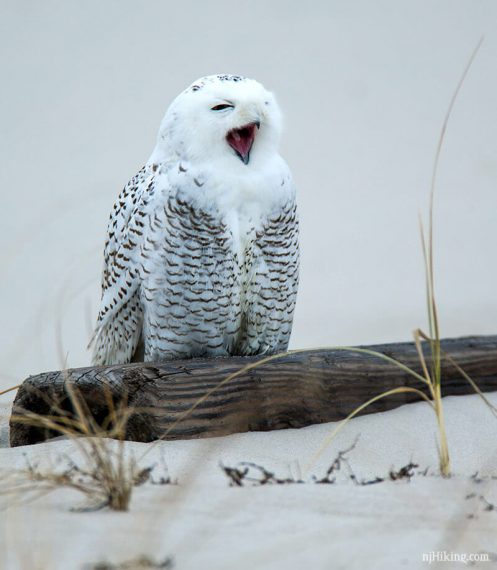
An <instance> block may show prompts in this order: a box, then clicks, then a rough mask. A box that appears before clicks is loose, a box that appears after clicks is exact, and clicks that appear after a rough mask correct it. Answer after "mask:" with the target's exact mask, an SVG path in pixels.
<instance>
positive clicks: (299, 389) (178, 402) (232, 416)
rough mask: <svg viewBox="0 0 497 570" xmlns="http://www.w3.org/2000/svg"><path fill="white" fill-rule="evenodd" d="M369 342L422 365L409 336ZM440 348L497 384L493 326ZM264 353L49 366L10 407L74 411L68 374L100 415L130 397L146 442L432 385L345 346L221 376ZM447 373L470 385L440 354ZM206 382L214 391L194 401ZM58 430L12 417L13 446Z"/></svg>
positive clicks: (491, 386)
mask: <svg viewBox="0 0 497 570" xmlns="http://www.w3.org/2000/svg"><path fill="white" fill-rule="evenodd" d="M363 348H369V349H372V350H376V351H378V352H381V353H383V354H385V355H388V356H390V357H392V358H394V359H396V360H398V361H399V362H402V363H403V364H405V365H407V366H409V367H411V368H413V369H414V370H416V371H418V372H420V363H419V358H418V355H417V353H416V349H415V346H414V344H413V343H395V344H383V345H377V346H371V347H363ZM442 348H443V350H444V351H445V352H446V353H447V354H449V355H450V356H451V357H452V358H453V359H454V360H455V361H456V362H457V363H458V364H459V365H460V366H461V367H462V368H463V369H464V370H465V371H466V372H467V374H469V375H470V376H471V378H472V379H473V380H474V381H475V382H476V383H477V384H478V386H479V388H480V389H481V391H483V392H488V391H492V390H497V336H479V337H465V338H458V339H447V340H444V341H442ZM425 353H428V347H427V346H425ZM258 360H261V357H232V358H225V359H204V358H201V359H192V360H181V361H180V360H177V361H172V362H164V363H134V364H127V365H120V366H104V367H89V368H78V369H69V370H64V371H58V372H47V373H43V374H38V375H36V376H31V377H29V378H28V379H27V380H25V381H24V383H23V384H22V385H21V387H20V388H19V390H18V393H17V396H16V399H15V402H14V407H13V414H22V413H26V411H28V412H32V413H37V414H41V415H43V414H50V413H52V414H53V413H55V412H54V406H53V404H54V403H56V404H57V406H59V409H64V410H68V411H70V410H71V402H70V399H69V398H68V393H67V382H71V383H72V385H74V386H76V387H77V388H78V392H79V393H80V394H81V396H82V398H83V399H84V401H85V402H86V405H87V406H88V409H89V411H90V412H91V414H92V415H93V417H94V418H95V420H96V421H97V422H100V423H101V422H103V421H104V420H105V418H107V417H108V415H109V409H108V402H109V399H108V395H109V393H110V394H111V395H112V399H113V402H114V404H115V405H116V406H117V405H118V404H119V402H126V405H127V406H129V407H130V408H132V409H133V413H132V415H131V417H130V419H129V421H128V423H127V431H126V438H127V439H129V440H133V441H144V442H147V441H152V440H154V439H158V438H164V439H180V438H185V439H186V438H200V437H212V436H221V435H227V434H232V433H237V432H246V431H261V430H274V429H283V428H300V427H303V426H307V425H310V424H318V423H323V422H330V421H336V420H341V419H343V418H345V417H346V416H347V415H348V414H349V413H350V412H351V411H353V410H354V409H355V408H357V407H358V406H359V405H360V404H362V403H364V402H365V401H366V400H368V399H369V398H371V397H372V396H374V395H376V394H379V393H381V392H383V391H385V390H389V389H392V388H395V387H398V386H411V387H415V388H419V389H420V390H422V391H424V392H425V393H427V389H426V386H425V385H423V384H422V383H421V382H420V381H417V380H416V379H415V378H413V377H412V376H410V375H409V374H408V373H407V372H404V371H403V370H402V369H400V368H399V367H398V366H396V365H395V364H392V363H389V362H386V361H385V360H382V359H380V358H378V357H376V356H372V355H368V354H360V353H357V352H352V351H344V350H309V351H306V352H299V353H293V354H292V353H290V354H287V355H284V356H283V357H281V358H279V359H276V360H272V361H270V362H267V363H264V364H261V365H260V366H258V367H256V368H253V369H251V370H248V371H244V372H243V373H242V374H240V375H239V376H236V377H235V378H233V379H231V380H229V381H228V382H226V383H224V384H223V385H221V386H218V385H219V383H220V382H221V381H222V380H223V379H224V378H226V377H227V376H228V375H230V374H232V373H233V372H236V371H238V370H241V369H242V368H243V367H245V366H247V365H248V364H251V363H253V362H257V361H258ZM442 376H443V394H444V396H454V395H463V394H471V393H473V392H474V390H473V388H472V387H471V386H470V384H469V383H468V382H467V381H466V380H465V379H464V378H463V377H462V376H461V374H460V372H458V370H457V368H456V367H455V366H453V365H452V364H451V363H450V362H449V360H448V359H447V358H445V359H444V360H443V363H442ZM216 386H218V387H217V388H216ZM215 388H216V389H215ZM210 390H213V391H212V393H211V394H210V395H209V396H208V397H207V398H205V399H204V401H202V402H201V403H198V405H197V406H196V407H195V408H194V409H192V410H191V408H192V406H194V404H195V403H197V402H198V400H199V398H201V397H202V396H204V395H205V394H206V393H207V392H209V391H210ZM419 399H420V397H419V396H417V395H416V394H414V393H403V394H396V395H393V396H390V397H387V398H384V399H381V400H379V401H377V402H375V403H374V404H372V405H371V406H369V407H368V408H366V409H365V410H364V411H363V412H362V413H363V414H367V413H374V412H380V411H386V410H391V409H393V408H397V407H398V406H401V405H403V404H406V403H409V402H414V401H418V400H419ZM189 410H190V412H189ZM55 435H58V434H57V433H53V432H51V433H47V431H46V429H41V428H40V427H37V426H32V425H25V424H24V423H19V422H17V421H15V420H14V419H13V417H12V418H11V422H10V442H11V445H12V446H18V445H26V444H33V443H37V442H40V441H43V440H45V439H47V438H50V437H53V436H55Z"/></svg>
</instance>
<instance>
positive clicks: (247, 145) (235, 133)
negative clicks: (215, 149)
mask: <svg viewBox="0 0 497 570" xmlns="http://www.w3.org/2000/svg"><path fill="white" fill-rule="evenodd" d="M260 126H261V124H260V122H259V121H256V122H255V123H249V124H248V125H245V126H244V127H241V128H239V129H232V130H231V131H229V132H228V134H227V135H226V140H227V141H228V144H229V145H230V147H231V148H232V149H233V150H234V151H235V152H236V154H237V155H238V157H239V158H240V160H241V161H242V162H243V164H248V163H249V160H250V151H251V150H252V145H253V144H254V140H255V132H256V128H257V129H259V128H260Z"/></svg>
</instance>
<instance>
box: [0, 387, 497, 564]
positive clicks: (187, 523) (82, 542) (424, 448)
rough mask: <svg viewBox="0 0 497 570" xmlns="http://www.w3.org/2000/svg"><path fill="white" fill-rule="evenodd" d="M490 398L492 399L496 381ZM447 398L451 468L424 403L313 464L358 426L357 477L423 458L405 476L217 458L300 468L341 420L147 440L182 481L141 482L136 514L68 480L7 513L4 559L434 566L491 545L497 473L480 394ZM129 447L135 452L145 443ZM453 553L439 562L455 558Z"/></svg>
mask: <svg viewBox="0 0 497 570" xmlns="http://www.w3.org/2000/svg"><path fill="white" fill-rule="evenodd" d="M491 400H492V402H493V403H494V404H497V394H495V395H492V396H491ZM445 405H446V415H447V426H448V437H449V444H450V450H451V458H452V465H453V472H454V476H453V478H452V479H450V480H443V479H441V478H440V477H438V476H433V474H435V473H436V471H437V457H436V444H435V431H434V427H435V424H434V418H433V417H432V413H431V412H430V410H429V409H428V407H427V406H426V405H425V404H413V405H408V406H404V407H402V408H399V409H397V410H394V411H391V412H386V413H380V414H376V415H373V416H369V417H363V418H357V419H355V420H353V421H352V422H351V423H350V424H349V425H348V426H347V427H346V428H345V429H344V430H343V431H342V432H341V434H340V435H339V436H338V437H337V439H336V440H335V442H334V443H333V444H332V445H331V446H330V447H329V448H327V450H326V451H325V452H324V453H323V455H322V456H321V457H320V458H319V460H318V461H317V462H316V463H315V465H314V466H313V467H312V468H311V470H310V473H315V474H317V475H321V474H323V473H324V471H325V469H326V467H327V466H328V465H329V464H330V462H331V460H332V459H333V458H334V457H335V456H336V453H337V451H338V450H340V449H345V448H347V447H348V446H349V445H350V444H351V443H353V441H354V440H355V438H356V437H357V436H358V435H359V440H358V442H357V445H356V447H355V449H354V450H353V451H351V452H350V453H349V455H348V457H349V460H350V464H351V467H352V469H353V471H354V473H355V474H356V476H357V477H358V478H359V479H369V478H372V477H375V476H377V475H378V476H384V475H386V474H387V473H388V471H389V469H390V468H391V467H395V468H399V467H402V466H403V465H405V464H407V463H408V462H409V461H411V460H412V461H414V462H416V463H418V464H419V466H420V469H424V468H426V467H428V468H429V475H428V476H423V475H417V476H415V477H414V478H413V479H412V480H411V481H410V482H409V483H407V482H405V481H399V482H395V483H394V482H390V481H388V482H384V483H380V484H376V485H371V486H357V485H354V484H353V483H352V482H350V481H348V480H347V478H346V477H345V475H346V473H347V471H346V470H345V469H344V471H343V473H344V476H343V477H342V478H340V477H339V481H338V483H337V484H335V485H316V484H312V483H308V484H304V485H281V486H266V487H244V488H231V487H229V486H228V480H227V478H226V477H225V475H224V474H223V473H222V471H221V469H220V467H219V463H220V462H222V463H224V464H225V465H230V466H233V465H236V464H237V462H239V461H254V462H256V463H259V464H261V465H263V466H264V467H266V468H268V469H270V470H273V471H274V472H275V473H276V474H277V475H278V476H279V477H287V476H290V475H292V476H298V475H299V473H301V472H302V471H303V470H304V468H305V466H306V465H308V463H309V461H310V459H311V457H312V456H313V455H314V454H315V452H316V450H317V449H318V448H319V446H320V445H321V443H322V442H323V440H324V438H325V437H326V435H328V434H329V433H330V432H331V430H332V428H333V425H334V424H326V425H322V426H313V427H309V428H305V429H301V430H282V431H275V432H268V433H250V434H239V435H233V436H229V437H223V438H214V439H209V440H195V441H174V442H164V443H160V444H157V445H155V446H154V447H153V448H152V451H150V452H149V454H148V455H147V456H146V458H145V459H144V460H143V465H150V464H152V463H155V462H158V461H159V458H160V456H163V457H164V458H165V460H166V462H167V466H168V469H169V473H170V475H171V476H172V477H173V478H176V479H178V483H179V484H178V485H175V486H157V485H150V484H147V485H145V486H143V487H141V488H138V489H136V490H135V492H134V495H133V499H132V504H131V509H130V511H129V512H128V513H112V512H108V511H100V512H96V513H74V512H70V511H69V509H70V507H71V506H78V505H81V504H82V500H81V498H80V496H79V495H78V494H76V493H74V492H68V491H57V492H55V493H53V494H52V495H50V496H49V497H47V498H44V499H39V500H37V501H34V502H32V503H30V504H27V505H24V506H19V505H16V504H12V505H11V506H10V507H9V509H8V510H7V511H6V512H5V513H3V514H2V519H1V535H0V536H1V540H2V542H3V544H2V546H1V548H0V553H1V554H0V561H1V562H0V564H3V566H1V567H2V568H8V569H9V570H10V569H11V568H12V569H17V568H23V569H24V568H29V569H35V568H43V569H45V568H50V569H59V568H60V569H61V570H62V569H63V570H66V569H67V570H69V569H72V568H78V569H80V568H83V567H84V564H85V563H90V562H96V561H101V560H109V561H113V562H122V561H124V560H127V559H130V558H133V557H136V556H138V555H140V554H146V555H148V556H150V557H153V558H156V559H160V558H163V557H165V556H166V555H168V554H169V555H172V556H173V557H174V558H175V560H176V567H177V568H181V569H195V570H196V569H198V568H207V569H211V568H212V569H214V568H215V569H218V568H227V569H228V568H237V569H252V568H271V569H273V568H277V569H278V568H284V569H286V570H289V569H295V570H300V569H302V568H312V569H321V568H322V569H329V568H333V569H335V568H392V569H393V568H403V567H406V568H422V567H427V564H426V563H424V562H422V554H423V553H427V552H430V551H440V550H447V551H454V552H457V553H478V552H490V553H496V554H492V555H491V556H494V557H495V556H497V548H496V547H495V536H496V532H497V512H493V511H487V510H485V507H486V505H487V503H486V502H485V501H488V502H490V503H494V504H497V481H494V480H492V479H491V478H490V477H485V478H484V480H483V481H482V482H477V481H475V480H474V479H472V478H471V475H472V474H474V473H475V472H476V471H478V472H480V473H481V474H485V475H487V476H488V475H492V474H497V453H496V447H495V434H496V432H497V419H496V418H494V417H493V416H492V414H491V413H490V411H489V410H488V409H487V408H486V407H484V405H483V403H482V402H481V400H480V399H479V398H478V397H477V396H466V397H452V398H448V399H446V400H445ZM72 446H73V444H72V443H71V442H70V441H56V442H51V443H46V444H40V445H36V446H30V447H24V448H17V449H2V450H0V461H1V465H2V467H3V468H5V467H8V468H10V469H12V468H14V466H15V467H17V468H22V467H23V466H24V464H25V457H24V455H23V454H25V453H27V454H28V457H29V458H30V460H31V461H32V462H37V461H40V462H41V463H40V465H43V462H44V461H47V460H49V459H50V460H52V461H53V460H54V459H55V458H56V457H58V456H60V455H61V454H63V453H65V452H70V451H71V449H72ZM127 447H128V452H129V453H134V454H135V456H138V455H139V454H141V453H142V452H143V451H144V450H147V449H149V448H150V444H128V445H127ZM158 469H159V468H158ZM159 473H160V469H159V471H158V474H159ZM472 493H476V495H475V496H474V497H471V498H467V496H468V495H470V494H472ZM480 496H483V497H484V499H480ZM468 517H471V518H468ZM495 560H497V558H495ZM495 563H496V562H495V561H494V562H493V563H489V562H485V563H484V562H481V563H479V564H480V565H477V567H482V568H485V567H486V568H489V567H492V565H493V564H495ZM452 564H453V565H451V564H450V563H445V565H443V566H442V567H445V568H455V567H457V564H458V563H455V562H454V563H452Z"/></svg>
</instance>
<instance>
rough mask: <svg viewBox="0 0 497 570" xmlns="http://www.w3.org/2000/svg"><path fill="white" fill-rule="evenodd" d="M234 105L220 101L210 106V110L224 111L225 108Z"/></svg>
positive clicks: (231, 107) (230, 107)
mask: <svg viewBox="0 0 497 570" xmlns="http://www.w3.org/2000/svg"><path fill="white" fill-rule="evenodd" d="M233 107H234V105H229V104H228V103H221V104H220V105H216V106H215V107H211V111H224V110H225V109H233Z"/></svg>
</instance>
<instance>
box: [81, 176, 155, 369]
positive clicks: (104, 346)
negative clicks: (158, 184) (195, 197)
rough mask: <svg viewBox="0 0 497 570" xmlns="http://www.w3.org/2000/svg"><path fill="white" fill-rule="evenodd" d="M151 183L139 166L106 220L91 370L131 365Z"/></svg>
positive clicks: (137, 327)
mask: <svg viewBox="0 0 497 570" xmlns="http://www.w3.org/2000/svg"><path fill="white" fill-rule="evenodd" d="M154 181H155V176H154V173H153V171H151V170H150V169H149V168H148V167H146V166H145V167H143V168H142V169H141V170H140V171H139V172H138V173H137V174H136V175H135V176H134V177H133V178H132V179H131V180H130V181H129V182H128V184H126V186H125V187H124V188H123V190H122V192H121V193H120V195H119V197H118V199H117V201H116V203H115V204H114V208H113V210H112V212H111V215H110V219H109V224H108V227H107V240H106V242H105V247H104V268H103V274H102V298H101V302H100V311H99V314H98V318H97V325H96V328H95V332H94V334H93V337H92V340H91V341H90V346H91V345H93V356H92V362H93V364H95V365H102V364H121V363H124V362H129V361H130V360H131V358H132V357H133V354H134V353H135V350H136V348H137V346H138V343H139V340H140V335H141V329H142V319H143V310H142V306H141V302H140V287H139V285H140V281H139V255H140V247H141V244H142V242H143V234H144V227H145V218H146V216H147V206H148V203H149V201H150V198H151V196H152V195H153V191H154Z"/></svg>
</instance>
